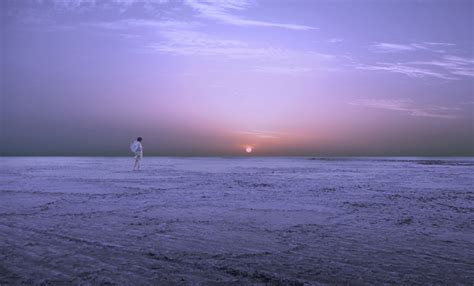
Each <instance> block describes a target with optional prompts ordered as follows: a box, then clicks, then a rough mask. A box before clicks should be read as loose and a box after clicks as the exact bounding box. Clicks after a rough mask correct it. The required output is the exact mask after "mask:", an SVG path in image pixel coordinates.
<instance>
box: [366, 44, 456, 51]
mask: <svg viewBox="0 0 474 286" xmlns="http://www.w3.org/2000/svg"><path fill="white" fill-rule="evenodd" d="M453 46H455V44H453V43H438V42H421V43H409V44H400V43H375V44H373V45H372V46H371V49H372V50H373V51H375V52H378V53H402V52H414V51H423V50H425V51H430V52H435V53H445V52H446V51H445V50H440V49H439V48H440V47H444V48H449V47H453Z"/></svg>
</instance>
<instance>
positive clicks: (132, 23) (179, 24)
mask: <svg viewBox="0 0 474 286" xmlns="http://www.w3.org/2000/svg"><path fill="white" fill-rule="evenodd" d="M83 25H85V26H93V27H98V28H104V29H111V30H123V29H129V28H162V29H171V28H174V29H190V28H193V27H197V26H198V25H199V24H198V23H195V22H184V21H173V20H161V21H158V20H150V19H135V18H131V19H124V20H119V21H111V22H95V23H84V24H83Z"/></svg>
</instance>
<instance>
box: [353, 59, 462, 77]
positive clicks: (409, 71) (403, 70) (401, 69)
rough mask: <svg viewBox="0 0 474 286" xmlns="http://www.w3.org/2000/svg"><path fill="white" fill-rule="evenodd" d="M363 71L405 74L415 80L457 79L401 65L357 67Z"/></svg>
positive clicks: (378, 64)
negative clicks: (429, 78)
mask: <svg viewBox="0 0 474 286" xmlns="http://www.w3.org/2000/svg"><path fill="white" fill-rule="evenodd" d="M356 68H357V69H361V70H373V71H386V72H392V73H399V74H404V75H406V76H409V77H414V78H427V77H434V78H439V79H445V80H453V79H455V77H452V76H449V75H446V74H443V73H440V72H436V71H433V70H430V69H423V68H418V67H414V66H410V65H406V64H399V63H377V64H374V65H359V66H357V67H356Z"/></svg>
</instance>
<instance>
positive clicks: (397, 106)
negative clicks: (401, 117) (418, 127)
mask: <svg viewBox="0 0 474 286" xmlns="http://www.w3.org/2000/svg"><path fill="white" fill-rule="evenodd" d="M348 104H350V105H356V106H364V107H370V108H377V109H385V110H391V111H398V112H402V113H404V114H407V115H410V116H415V117H432V118H442V119H455V118H458V116H457V115H456V114H453V113H455V112H457V111H459V110H461V108H459V107H445V106H427V107H420V106H416V105H415V104H414V103H413V102H412V101H411V100H399V99H362V100H358V101H354V102H349V103H348Z"/></svg>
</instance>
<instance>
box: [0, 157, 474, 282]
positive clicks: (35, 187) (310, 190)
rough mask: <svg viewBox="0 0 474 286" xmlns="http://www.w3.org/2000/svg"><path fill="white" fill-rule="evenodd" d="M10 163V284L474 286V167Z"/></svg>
mask: <svg viewBox="0 0 474 286" xmlns="http://www.w3.org/2000/svg"><path fill="white" fill-rule="evenodd" d="M132 161H133V160H132V159H130V158H92V157H91V158H86V157H75V158H66V157H64V158H59V157H56V158H52V157H51V158H48V157H37V158H28V157H23V158H14V157H11V158H9V157H3V158H0V170H1V172H0V285H4V284H22V283H26V284H41V283H45V284H48V283H52V284H55V283H64V284H84V283H85V284H103V283H105V284H108V283H110V284H126V285H130V284H139V285H145V284H193V283H198V284H214V285H215V284H222V283H223V284H259V283H261V284H265V283H268V284H277V285H278V284H282V285H299V284H301V285H303V284H307V285H319V284H350V285H363V284H376V285H379V284H440V285H441V284H450V285H455V284H459V285H472V283H473V282H474V263H473V261H474V235H473V234H474V232H473V222H474V206H473V202H474V189H473V183H474V160H473V159H472V158H454V159H443V158H434V159H431V158H402V159H396V158H377V159H373V158H165V157H156V158H145V159H144V162H143V170H142V171H140V172H132V171H130V169H131V167H132V164H133V162H132Z"/></svg>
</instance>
